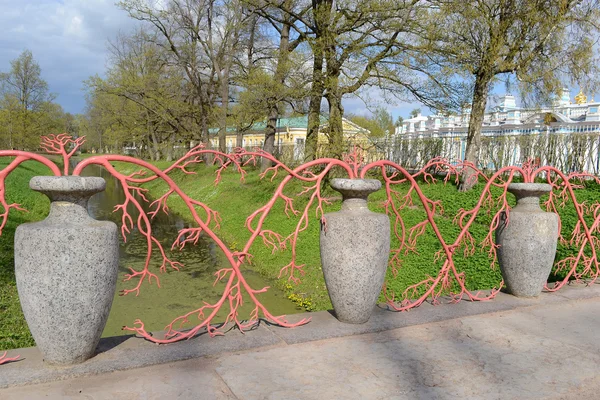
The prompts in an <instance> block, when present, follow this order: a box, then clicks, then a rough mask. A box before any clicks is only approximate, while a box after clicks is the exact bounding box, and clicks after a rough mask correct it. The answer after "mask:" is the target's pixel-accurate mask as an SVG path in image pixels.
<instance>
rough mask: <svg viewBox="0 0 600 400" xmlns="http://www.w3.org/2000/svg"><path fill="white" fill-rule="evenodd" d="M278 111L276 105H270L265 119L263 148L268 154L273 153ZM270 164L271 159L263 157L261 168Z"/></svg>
mask: <svg viewBox="0 0 600 400" xmlns="http://www.w3.org/2000/svg"><path fill="white" fill-rule="evenodd" d="M278 117H279V111H278V110H277V106H273V107H271V109H270V110H269V118H268V119H267V127H266V128H265V143H264V145H263V150H264V151H266V152H267V153H269V154H274V153H275V133H276V132H277V118H278ZM271 165H272V163H271V160H269V159H267V158H264V157H263V159H262V162H261V170H262V171H264V170H266V169H267V168H269V167H270V166H271Z"/></svg>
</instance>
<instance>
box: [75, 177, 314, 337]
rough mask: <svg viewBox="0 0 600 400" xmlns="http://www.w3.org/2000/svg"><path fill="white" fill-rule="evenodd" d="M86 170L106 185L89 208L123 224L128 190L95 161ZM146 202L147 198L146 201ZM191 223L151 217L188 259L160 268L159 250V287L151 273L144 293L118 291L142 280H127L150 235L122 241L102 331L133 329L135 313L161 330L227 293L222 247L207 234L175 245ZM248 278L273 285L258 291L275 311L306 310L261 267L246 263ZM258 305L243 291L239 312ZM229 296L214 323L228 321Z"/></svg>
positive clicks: (176, 256)
mask: <svg viewBox="0 0 600 400" xmlns="http://www.w3.org/2000/svg"><path fill="white" fill-rule="evenodd" d="M82 175H90V176H98V175H101V176H102V177H103V178H104V179H106V190H105V191H104V192H102V193H99V194H97V195H95V196H94V197H92V199H91V200H90V204H89V207H88V210H89V212H90V214H91V215H92V217H94V218H96V219H99V220H106V219H110V220H112V221H114V222H116V223H117V224H120V219H121V214H120V212H116V213H113V209H114V207H115V205H118V204H121V203H122V202H123V199H124V196H123V192H122V190H121V187H120V184H119V182H118V181H117V180H116V179H114V178H113V177H112V176H110V175H109V174H108V173H106V172H105V171H104V170H102V169H101V168H99V167H96V166H89V167H87V168H86V169H85V170H84V173H83V174H82ZM144 204H147V203H144ZM129 211H130V213H131V214H132V218H133V221H136V218H137V215H136V214H135V213H134V210H133V209H130V210H129ZM188 226H189V224H188V223H187V222H186V221H184V220H183V219H182V218H181V217H180V216H178V215H166V214H164V213H159V214H158V215H157V216H156V218H154V220H153V222H152V232H153V234H154V235H155V237H156V238H157V239H158V240H159V241H160V242H161V244H162V245H163V248H164V249H165V251H166V253H167V256H168V257H169V258H170V259H171V260H173V261H178V262H180V263H182V264H184V268H182V269H180V271H176V270H174V269H171V268H170V267H169V266H167V271H166V272H165V273H161V272H160V271H159V267H160V266H161V264H162V258H161V256H160V253H159V252H158V251H156V252H155V253H154V254H153V256H152V260H151V263H150V269H151V271H152V272H153V273H154V274H156V275H157V276H158V278H159V280H160V288H159V287H158V285H157V282H156V280H155V279H152V282H151V284H149V283H148V278H146V279H145V281H144V282H143V283H142V285H141V290H140V292H139V295H137V296H136V293H130V294H128V295H126V296H119V292H121V291H122V290H124V289H132V288H134V287H135V286H136V285H137V282H138V278H133V279H131V280H129V281H124V279H125V276H126V275H127V274H128V273H129V272H130V270H129V268H133V269H135V270H138V271H139V270H141V269H143V266H144V262H145V257H146V240H145V238H144V237H143V236H141V235H140V234H139V232H137V229H134V230H133V231H132V234H131V235H128V237H127V242H126V243H122V244H121V254H120V261H119V280H118V282H117V295H116V296H115V299H114V301H113V305H112V309H111V312H110V316H109V318H108V322H107V324H106V328H105V329H104V332H103V336H105V337H107V336H117V335H127V334H131V332H129V331H123V330H122V327H123V326H130V327H131V326H133V324H134V321H135V320H136V319H140V320H142V321H143V322H144V324H145V328H146V330H147V331H161V330H164V329H165V326H166V325H168V324H169V323H170V322H171V321H172V320H173V319H175V318H177V317H179V316H181V315H183V314H185V313H188V312H190V311H193V310H195V309H198V308H200V307H202V306H203V305H204V303H205V302H207V303H210V304H214V303H215V302H217V301H218V300H219V299H220V298H221V295H222V293H223V289H224V287H225V284H224V282H225V281H226V279H225V280H224V281H223V283H217V284H216V285H214V286H213V284H214V282H215V275H214V273H215V272H216V271H218V270H219V269H221V268H227V267H228V266H229V263H228V262H227V259H226V258H225V256H224V254H223V252H222V251H221V249H219V248H218V246H217V245H216V244H215V242H213V241H212V240H211V239H210V238H208V237H201V238H200V240H199V241H198V243H197V244H196V245H194V244H188V245H186V247H185V248H184V249H183V250H177V249H176V250H173V251H170V248H171V245H172V244H173V241H174V240H175V239H176V237H177V232H178V230H179V229H182V228H184V227H185V228H187V227H188ZM243 273H244V278H245V279H246V281H247V282H248V284H249V285H250V286H251V287H252V288H253V289H254V290H257V289H262V288H263V287H265V286H270V288H269V290H267V292H266V293H261V294H258V295H257V297H258V298H259V300H260V301H261V302H262V304H263V305H265V307H266V308H267V309H268V310H269V312H271V314H273V315H287V314H294V313H299V312H302V310H301V309H299V308H298V307H297V306H296V305H295V304H294V303H293V302H292V301H291V300H289V299H288V298H287V297H286V295H285V293H284V292H283V291H281V290H279V289H277V288H276V287H273V282H269V281H267V280H266V279H265V278H263V277H262V276H260V275H259V274H258V273H256V272H254V271H252V270H248V269H245V270H243ZM253 309H254V303H253V302H252V301H251V300H250V298H249V296H248V295H247V294H245V295H244V304H243V305H242V306H241V307H240V308H239V312H238V315H239V318H240V319H247V318H248V317H249V315H250V313H251V312H252V310H253ZM211 311H212V310H205V313H204V315H205V316H207V315H209V314H210V312H211ZM229 311H230V309H229V305H228V301H227V300H226V301H225V304H223V306H222V307H221V310H220V311H219V313H218V314H217V316H216V318H215V319H214V320H213V323H215V324H216V323H219V322H223V321H224V320H225V318H226V317H227V314H228V313H229ZM188 319H189V323H187V324H186V325H184V326H183V327H182V326H179V325H177V326H174V327H175V328H178V329H185V328H192V327H194V326H196V325H197V324H198V323H199V322H200V320H199V319H198V316H197V315H190V317H189V318H188Z"/></svg>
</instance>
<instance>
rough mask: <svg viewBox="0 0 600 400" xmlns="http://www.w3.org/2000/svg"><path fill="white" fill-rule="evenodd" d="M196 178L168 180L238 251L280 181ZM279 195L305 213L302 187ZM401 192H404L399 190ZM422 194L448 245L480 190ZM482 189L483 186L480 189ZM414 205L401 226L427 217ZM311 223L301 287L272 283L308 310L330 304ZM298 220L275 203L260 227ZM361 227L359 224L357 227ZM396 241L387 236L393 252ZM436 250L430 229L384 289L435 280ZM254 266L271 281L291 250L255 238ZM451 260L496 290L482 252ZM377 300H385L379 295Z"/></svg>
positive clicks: (289, 227)
mask: <svg viewBox="0 0 600 400" xmlns="http://www.w3.org/2000/svg"><path fill="white" fill-rule="evenodd" d="M155 164H156V165H157V166H158V167H159V168H166V167H167V166H168V164H167V163H164V162H158V163H155ZM117 165H118V168H120V169H121V171H123V172H126V173H132V172H134V171H136V170H137V169H138V168H136V167H132V166H127V165H124V164H117ZM195 172H196V174H195V175H185V174H183V173H182V172H180V171H175V172H174V173H172V175H171V176H172V177H173V178H174V179H175V181H176V182H177V183H178V184H179V185H180V187H181V188H182V189H183V190H184V191H185V192H186V193H187V194H188V195H190V196H191V197H192V198H194V199H197V200H200V201H202V202H204V203H205V204H207V205H209V206H210V207H212V208H213V209H215V210H217V211H218V212H219V213H220V215H221V217H222V219H223V221H222V223H221V228H220V229H219V230H218V231H217V234H218V235H219V236H220V237H221V238H222V239H224V240H225V241H226V242H227V243H228V244H229V246H230V247H231V248H232V249H233V250H241V249H242V248H243V245H244V243H245V242H246V241H247V240H248V238H249V236H250V233H249V232H248V231H247V229H246V228H245V227H244V223H245V220H246V218H247V217H248V216H249V215H250V214H251V213H252V212H253V211H255V210H257V209H258V208H260V207H261V206H262V205H264V204H266V203H267V202H268V201H269V199H270V198H271V196H272V195H273V192H274V191H275V189H276V187H277V185H278V184H279V182H280V181H281V179H282V177H281V176H278V177H276V178H275V179H274V180H273V181H272V182H271V181H270V180H269V179H264V180H260V179H259V176H258V173H257V171H249V173H248V175H247V177H246V179H245V181H244V182H240V180H239V174H237V173H235V172H233V171H226V172H225V173H224V174H223V179H222V181H221V182H220V183H219V184H218V185H215V184H214V179H215V175H214V172H215V169H214V168H210V167H206V166H203V165H200V166H198V167H196V168H195ZM288 186H289V187H288V188H287V190H286V191H285V193H286V194H287V195H288V196H290V197H292V198H294V201H295V207H296V209H303V207H304V205H305V204H306V201H307V197H306V196H302V197H296V196H294V195H295V193H298V192H300V191H301V190H302V186H301V184H299V183H298V182H293V183H290V184H289V185H288ZM145 187H147V188H148V189H149V190H150V195H151V196H152V197H154V198H156V197H158V196H160V195H162V194H163V193H165V192H166V190H167V186H166V184H165V183H164V182H162V181H160V180H156V181H153V182H151V183H149V184H147V185H145ZM399 190H400V191H402V192H405V191H406V190H407V187H400V188H399ZM423 190H424V192H425V194H426V195H427V196H428V197H430V198H432V199H442V200H443V204H444V207H445V213H444V215H442V216H439V217H436V220H437V223H438V225H439V227H440V230H441V231H442V233H443V235H444V237H445V239H446V241H447V242H452V241H454V239H455V237H456V235H457V234H458V232H459V229H458V227H457V226H455V225H453V223H452V219H453V216H454V215H455V214H456V212H457V211H458V209H459V208H461V207H464V208H467V207H473V206H474V205H475V204H476V202H477V199H478V196H479V192H478V191H477V190H476V191H474V192H470V193H459V192H457V190H456V188H455V187H454V186H452V185H447V186H444V185H423ZM479 190H481V187H480V188H479ZM326 195H327V196H333V197H336V198H337V199H338V200H337V201H335V202H334V204H332V205H331V206H327V207H326V209H325V211H326V212H331V211H336V210H338V209H339V207H340V201H339V198H340V197H339V194H338V193H336V192H333V191H331V192H328V193H326ZM384 196H385V194H384V192H383V191H379V192H378V193H376V194H373V195H371V197H370V200H371V201H370V208H371V209H372V210H373V211H379V212H382V211H383V208H382V202H383V200H384ZM414 199H415V202H414V206H412V207H409V208H406V209H405V210H403V211H402V215H403V218H404V222H405V224H406V225H407V227H411V226H414V225H416V224H417V223H419V222H421V221H423V220H424V219H425V218H426V215H425V212H424V210H423V207H422V206H421V205H420V202H419V201H418V200H417V199H416V196H414ZM169 207H170V209H171V211H174V212H176V213H179V214H181V215H189V214H188V213H187V209H186V206H185V204H184V203H183V201H181V199H180V198H178V196H172V197H171V199H170V201H169ZM310 218H311V220H310V224H309V227H308V229H307V230H306V231H305V232H303V233H302V234H301V235H300V238H299V241H298V247H297V252H298V263H299V264H305V268H304V269H305V271H306V275H305V276H303V277H302V282H301V283H300V284H299V285H295V284H293V283H291V282H288V281H287V280H286V279H281V280H278V281H277V282H278V284H279V285H280V286H281V287H282V288H283V289H284V290H286V292H287V294H288V297H289V298H290V299H291V300H293V301H295V302H296V303H297V304H299V305H301V306H303V307H304V308H305V309H306V310H324V309H328V308H330V307H331V303H330V302H329V298H328V295H327V292H326V288H325V284H324V281H323V275H322V272H321V269H320V256H319V228H320V226H319V221H318V220H317V219H316V218H315V212H314V210H312V211H311V212H310ZM297 222H298V219H297V218H288V217H287V216H286V214H285V212H284V204H283V202H282V201H281V200H278V202H277V203H276V206H275V207H274V209H273V211H272V212H271V213H270V215H269V217H268V218H267V220H266V227H267V228H269V229H272V230H275V231H276V232H279V233H282V234H284V235H287V234H289V233H291V232H292V231H293V229H294V227H295V226H296V223H297ZM489 222H490V220H489V217H487V216H486V215H482V216H481V217H478V219H477V223H476V224H474V225H473V226H472V228H471V233H472V234H473V235H474V236H475V238H476V239H478V240H479V241H481V240H483V238H484V237H485V235H486V234H487V226H489ZM357 229H360V227H357ZM397 245H398V242H397V240H395V238H393V240H392V247H394V246H397ZM440 248H441V245H440V243H439V241H438V240H437V239H436V238H435V236H434V235H433V231H432V230H431V228H428V229H427V231H426V233H425V235H423V236H422V237H421V238H419V240H418V244H417V251H418V252H417V253H412V252H411V253H409V254H406V255H404V256H403V257H402V260H403V261H402V270H401V272H400V273H399V274H398V275H397V276H396V277H394V276H392V274H391V273H389V274H388V288H389V289H392V290H393V291H394V292H396V293H400V292H402V291H403V290H404V289H406V288H407V287H408V286H410V285H412V284H415V283H417V282H419V281H421V280H423V279H426V278H427V277H428V276H435V275H436V274H437V271H438V270H439V268H440V266H441V264H440V263H439V262H438V263H435V262H434V253H435V252H436V251H437V250H439V249H440ZM250 252H251V254H252V255H253V256H254V257H253V258H252V262H253V268H254V269H255V270H257V271H258V272H260V273H261V274H263V275H265V276H266V277H268V278H270V279H277V276H278V274H279V271H280V269H281V268H282V267H283V266H285V265H286V264H288V262H289V261H290V257H291V252H290V250H289V249H287V250H284V251H278V252H276V253H274V254H273V253H272V252H271V249H269V248H267V247H266V246H264V244H263V243H262V240H260V239H258V240H257V241H256V242H255V244H254V245H253V247H252V249H251V251H250ZM455 262H456V264H457V265H458V266H459V268H460V269H461V270H463V271H465V274H466V276H467V285H468V287H469V288H470V289H488V288H491V287H493V286H494V285H497V284H498V283H499V282H500V280H501V278H500V273H499V271H498V270H497V269H496V270H492V269H490V260H489V259H488V256H487V253H486V252H484V251H477V252H476V254H475V255H473V256H470V257H468V259H467V258H465V257H463V256H462V253H461V254H457V255H456V256H455ZM381 299H382V300H383V297H382V298H381Z"/></svg>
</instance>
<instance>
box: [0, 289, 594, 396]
mask: <svg viewBox="0 0 600 400" xmlns="http://www.w3.org/2000/svg"><path fill="white" fill-rule="evenodd" d="M403 320H404V321H403ZM599 332H600V285H593V286H591V287H589V288H583V287H568V288H566V290H564V291H561V292H559V293H556V294H544V295H543V296H541V297H540V298H539V299H534V300H527V299H516V298H513V297H511V296H508V295H505V294H501V295H500V296H499V297H498V299H497V300H494V301H492V302H486V303H470V302H461V303H459V304H455V305H450V304H445V305H440V306H435V307H434V306H431V305H426V306H423V307H421V308H419V309H417V310H414V311H410V312H408V313H401V314H398V313H389V312H387V311H383V310H378V311H377V312H376V314H375V316H374V318H372V321H370V322H369V324H367V325H365V326H360V327H357V326H348V325H345V324H340V323H338V322H337V321H336V320H335V319H333V317H331V316H330V315H329V313H315V314H314V320H313V322H311V324H309V325H308V326H305V327H301V328H297V329H293V330H286V329H281V328H276V327H264V326H261V327H260V328H259V329H257V330H256V331H253V332H248V333H247V334H246V335H245V336H242V335H239V336H238V335H237V334H236V333H235V332H230V333H231V334H233V335H230V336H234V337H233V338H232V339H231V343H230V344H227V345H225V346H224V347H223V346H222V345H221V344H219V345H218V346H211V345H210V344H211V343H218V342H214V340H215V339H207V340H204V339H203V338H198V340H197V342H198V343H196V344H193V343H194V340H191V341H188V342H186V343H188V344H187V345H185V346H182V347H175V346H174V347H171V351H170V352H168V353H162V351H163V350H156V349H169V346H156V345H149V344H148V343H146V342H143V341H140V340H139V339H134V338H133V339H134V340H135V341H134V342H133V343H134V344H127V342H128V341H129V340H127V341H124V342H122V343H119V344H118V345H116V346H114V347H111V348H110V349H109V350H107V351H106V353H105V354H100V355H99V356H97V357H95V359H96V360H94V361H89V362H88V363H89V365H93V364H94V363H96V364H95V365H96V369H97V370H96V371H93V370H85V369H81V368H83V367H79V368H80V369H79V370H77V369H64V368H63V369H56V371H54V372H55V373H54V372H53V374H50V373H49V372H47V370H48V368H47V367H43V365H42V364H40V361H39V360H37V359H36V357H37V356H36V354H35V352H36V351H37V350H35V349H25V355H26V360H24V361H23V362H21V365H20V366H19V363H13V364H9V365H6V366H3V367H0V385H2V384H4V385H5V386H6V385H7V384H8V385H9V386H8V388H5V389H0V399H2V400H5V399H244V400H245V399H248V400H250V399H457V398H460V399H598V398H600V395H599V394H598V393H600V351H599V350H600V340H598V337H599ZM228 335H229V334H228ZM253 335H255V336H257V337H261V338H262V337H263V335H264V336H265V337H268V338H270V339H264V338H262V339H260V338H258V339H257V338H255V339H254V340H253V339H251V338H252V336H253ZM226 336H227V335H226ZM211 340H212V341H213V342H210V341H211ZM216 340H219V339H216ZM245 340H246V341H247V340H250V341H253V343H254V344H253V345H252V346H253V347H252V348H242V347H240V348H236V346H235V345H233V344H232V343H237V342H239V341H242V342H244V341H245ZM139 343H142V344H139ZM189 343H192V345H189ZM186 346H188V347H186ZM189 346H193V347H189ZM204 346H210V347H212V348H213V349H212V350H206V349H204V350H202V351H200V352H199V353H194V351H192V350H190V349H192V348H194V349H197V348H198V347H204ZM109 347H110V346H109ZM120 347H121V349H119V348H120ZM214 347H216V348H217V350H215V349H214ZM207 348H208V347H207ZM117 350H118V351H121V352H118V351H117ZM128 350H131V351H132V352H131V353H127V351H128ZM111 352H113V355H112V356H111V357H108V356H107V354H109V353H111ZM186 352H187V353H188V355H189V354H190V352H191V353H193V354H192V356H193V357H195V358H192V359H188V360H184V361H175V362H167V363H163V364H156V362H161V361H165V359H162V360H161V359H160V358H161V357H167V354H169V357H172V358H173V357H179V358H186V357H187V356H186V355H185V354H184V353H186ZM173 353H181V355H180V356H173V355H172V354H173ZM134 354H137V355H138V356H139V357H140V358H142V359H144V357H146V358H147V359H149V360H150V359H152V360H153V361H148V362H147V364H152V363H154V364H155V365H150V366H145V367H141V368H134V369H125V370H120V371H114V372H103V371H106V370H107V367H106V365H109V364H110V363H111V362H112V365H113V367H114V369H121V368H126V367H119V366H116V367H115V365H117V364H118V363H116V361H115V360H117V359H120V358H121V357H123V356H127V357H135V356H134ZM144 354H145V356H144ZM198 354H200V356H199V357H196V356H197V355H198ZM103 357H104V358H103ZM187 358H189V357H187ZM173 359H176V358H173ZM110 360H113V361H110ZM115 363H116V364H115ZM38 364H39V365H38ZM98 365H101V366H102V367H98ZM138 365H141V364H139V363H138ZM36 371H37V372H36ZM19 373H22V374H29V376H30V377H29V378H27V379H29V381H28V382H36V381H44V380H45V381H48V382H46V383H37V384H34V383H29V384H26V383H27V382H24V381H19V379H25V378H17V376H18V374H19ZM77 375H79V376H77ZM3 376H4V381H3V380H2V379H3V378H2V377H3ZM69 376H72V377H71V378H69ZM65 378H67V379H65ZM57 379H61V380H57ZM9 380H12V382H13V383H12V384H15V383H18V384H21V385H22V384H26V385H24V386H11V383H10V382H9Z"/></svg>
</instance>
